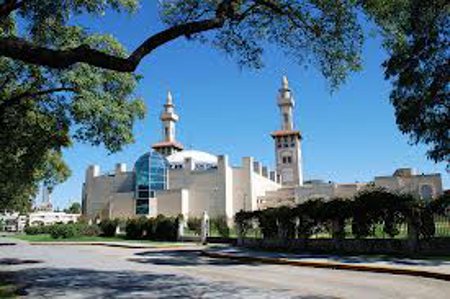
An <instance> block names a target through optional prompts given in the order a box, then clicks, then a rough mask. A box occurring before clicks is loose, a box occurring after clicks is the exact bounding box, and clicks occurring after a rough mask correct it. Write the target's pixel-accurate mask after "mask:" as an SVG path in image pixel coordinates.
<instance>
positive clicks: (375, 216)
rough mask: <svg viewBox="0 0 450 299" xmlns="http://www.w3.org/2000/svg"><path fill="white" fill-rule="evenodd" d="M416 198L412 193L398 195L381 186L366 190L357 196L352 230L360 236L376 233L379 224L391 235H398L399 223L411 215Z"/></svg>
mask: <svg viewBox="0 0 450 299" xmlns="http://www.w3.org/2000/svg"><path fill="white" fill-rule="evenodd" d="M415 201H416V199H415V198H414V197H412V196H410V195H397V194H394V193H390V192H388V191H386V190H384V189H381V188H374V189H372V190H365V191H362V192H360V193H359V194H357V195H356V196H355V199H354V203H353V205H354V206H353V220H352V221H353V222H352V231H353V234H354V235H355V236H356V237H358V238H365V237H368V236H373V235H374V234H375V227H376V225H377V224H380V223H381V224H384V226H383V230H384V232H385V233H386V234H388V235H389V236H391V237H394V236H396V235H397V234H398V233H399V231H398V225H399V224H400V223H402V222H405V220H406V218H407V217H409V216H410V215H411V208H412V206H413V204H414V202H415Z"/></svg>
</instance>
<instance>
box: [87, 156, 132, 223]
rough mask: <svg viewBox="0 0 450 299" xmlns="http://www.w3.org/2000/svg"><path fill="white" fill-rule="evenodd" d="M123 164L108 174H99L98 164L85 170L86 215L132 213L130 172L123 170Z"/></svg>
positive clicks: (103, 215) (119, 215) (90, 216)
mask: <svg viewBox="0 0 450 299" xmlns="http://www.w3.org/2000/svg"><path fill="white" fill-rule="evenodd" d="M123 170H125V166H124V165H121V167H116V172H115V173H114V174H110V175H100V168H99V167H98V166H90V167H89V168H88V169H87V171H86V178H85V184H84V187H83V195H82V196H83V202H84V205H85V207H84V211H85V212H86V215H85V216H86V217H88V218H95V217H97V216H100V217H111V216H112V217H116V216H114V215H117V217H122V215H123V216H124V217H129V216H132V215H134V200H133V195H134V193H133V192H132V190H133V188H134V186H133V176H134V174H133V173H132V172H124V171H123Z"/></svg>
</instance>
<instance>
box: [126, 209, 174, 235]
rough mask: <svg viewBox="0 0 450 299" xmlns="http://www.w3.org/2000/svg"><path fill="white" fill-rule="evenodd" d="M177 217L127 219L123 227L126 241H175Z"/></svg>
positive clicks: (159, 216)
mask: <svg viewBox="0 0 450 299" xmlns="http://www.w3.org/2000/svg"><path fill="white" fill-rule="evenodd" d="M178 224H179V219H178V217H177V218H175V217H165V216H163V215H158V217H156V218H150V219H147V218H146V217H140V218H132V219H128V221H127V223H126V227H125V232H126V237H127V239H132V240H140V239H147V240H153V241H176V240H177V239H178Z"/></svg>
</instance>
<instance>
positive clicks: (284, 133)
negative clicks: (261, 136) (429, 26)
mask: <svg viewBox="0 0 450 299" xmlns="http://www.w3.org/2000/svg"><path fill="white" fill-rule="evenodd" d="M270 135H271V136H272V137H279V136H291V135H296V136H299V137H301V136H302V135H301V133H300V131H296V130H279V131H274V132H272V134H270Z"/></svg>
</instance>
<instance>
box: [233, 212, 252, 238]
mask: <svg viewBox="0 0 450 299" xmlns="http://www.w3.org/2000/svg"><path fill="white" fill-rule="evenodd" d="M254 218H255V213H254V212H246V211H243V210H240V211H239V212H237V213H236V215H234V222H235V223H236V228H237V233H238V236H239V237H240V238H245V236H246V235H247V233H248V231H249V229H250V228H252V226H253V220H254Z"/></svg>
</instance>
